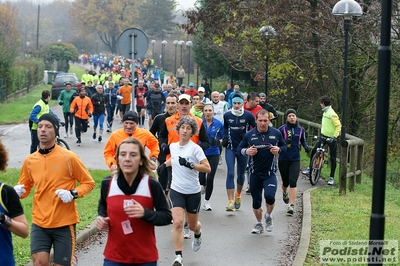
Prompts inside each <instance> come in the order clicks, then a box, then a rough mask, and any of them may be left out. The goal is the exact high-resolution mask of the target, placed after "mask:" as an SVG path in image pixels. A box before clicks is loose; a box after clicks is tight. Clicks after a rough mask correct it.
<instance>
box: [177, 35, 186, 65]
mask: <svg viewBox="0 0 400 266" xmlns="http://www.w3.org/2000/svg"><path fill="white" fill-rule="evenodd" d="M178 44H179V45H180V47H181V65H182V46H183V45H184V44H185V42H184V41H182V40H180V41H179V42H178Z"/></svg>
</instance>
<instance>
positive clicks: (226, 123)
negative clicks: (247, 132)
mask: <svg viewBox="0 0 400 266" xmlns="http://www.w3.org/2000/svg"><path fill="white" fill-rule="evenodd" d="M227 120H228V119H227V117H226V116H225V115H224V138H227V137H228V132H229V130H228V128H229V125H228V122H227Z"/></svg>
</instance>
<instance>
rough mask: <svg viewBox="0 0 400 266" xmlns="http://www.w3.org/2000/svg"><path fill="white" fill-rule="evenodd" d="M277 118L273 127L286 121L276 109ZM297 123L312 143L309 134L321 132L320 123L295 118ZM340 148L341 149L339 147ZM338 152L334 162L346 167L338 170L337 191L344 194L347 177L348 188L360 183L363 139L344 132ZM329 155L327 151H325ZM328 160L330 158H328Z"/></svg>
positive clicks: (317, 134) (312, 141)
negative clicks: (343, 164) (343, 139)
mask: <svg viewBox="0 0 400 266" xmlns="http://www.w3.org/2000/svg"><path fill="white" fill-rule="evenodd" d="M277 113H278V115H279V116H278V119H276V120H275V121H273V124H274V126H275V127H279V126H281V125H283V124H284V123H286V120H285V117H284V113H283V112H280V111H277ZM297 121H298V122H299V125H301V126H302V127H304V129H305V130H306V132H307V134H306V136H307V142H308V143H309V144H310V146H311V144H313V145H314V140H313V139H312V137H311V136H319V135H320V134H321V132H320V131H321V124H317V123H314V122H311V121H308V120H305V119H301V118H297ZM339 148H341V149H339ZM339 150H340V151H341V152H339V154H338V156H340V157H337V158H336V162H338V163H340V162H346V164H345V165H346V167H343V166H341V167H340V171H339V176H340V179H339V181H340V184H339V193H340V194H343V195H344V194H346V187H347V179H348V180H349V185H348V189H349V191H354V188H355V183H358V184H361V174H362V171H363V165H364V140H363V139H360V138H357V137H355V136H353V135H350V134H346V140H345V141H344V142H343V143H341V147H338V151H339ZM327 156H328V157H329V153H327ZM329 162H330V160H329Z"/></svg>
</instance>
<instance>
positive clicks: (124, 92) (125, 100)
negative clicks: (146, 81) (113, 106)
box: [118, 85, 132, 104]
mask: <svg viewBox="0 0 400 266" xmlns="http://www.w3.org/2000/svg"><path fill="white" fill-rule="evenodd" d="M118 94H121V96H122V100H121V104H130V103H131V98H132V86H130V85H128V86H125V85H124V86H121V88H119V90H118Z"/></svg>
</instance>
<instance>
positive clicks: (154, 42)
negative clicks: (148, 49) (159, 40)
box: [150, 40, 156, 59]
mask: <svg viewBox="0 0 400 266" xmlns="http://www.w3.org/2000/svg"><path fill="white" fill-rule="evenodd" d="M150 43H151V44H152V45H153V59H154V58H155V56H154V44H156V40H151V42H150Z"/></svg>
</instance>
